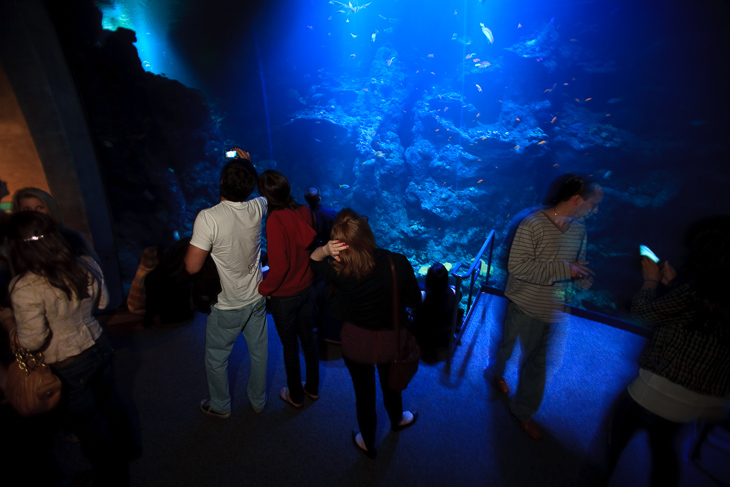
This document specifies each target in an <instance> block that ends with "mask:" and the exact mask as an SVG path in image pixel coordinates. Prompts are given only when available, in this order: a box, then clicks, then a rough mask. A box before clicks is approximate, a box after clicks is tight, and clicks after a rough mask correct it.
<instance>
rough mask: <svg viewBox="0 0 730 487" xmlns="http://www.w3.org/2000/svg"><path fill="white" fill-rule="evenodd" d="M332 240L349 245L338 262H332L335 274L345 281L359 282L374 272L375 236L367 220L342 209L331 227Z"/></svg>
mask: <svg viewBox="0 0 730 487" xmlns="http://www.w3.org/2000/svg"><path fill="white" fill-rule="evenodd" d="M330 235H331V238H332V239H333V240H339V241H340V242H345V243H346V244H347V245H349V247H348V249H347V250H346V251H344V252H342V253H340V261H339V262H337V261H333V262H332V267H334V269H335V271H336V272H337V274H338V275H339V276H341V277H343V278H345V279H349V278H353V279H357V280H360V279H362V278H364V277H367V276H369V275H370V274H372V273H373V271H374V270H375V235H374V234H373V231H372V230H371V229H370V225H369V224H368V219H367V218H366V217H364V216H360V215H359V214H357V212H355V211H354V210H352V209H350V208H343V209H342V210H340V212H339V213H338V214H337V218H335V222H334V224H333V225H332V233H331V234H330Z"/></svg>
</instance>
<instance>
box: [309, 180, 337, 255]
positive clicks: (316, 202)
mask: <svg viewBox="0 0 730 487" xmlns="http://www.w3.org/2000/svg"><path fill="white" fill-rule="evenodd" d="M304 200H305V201H306V202H307V204H308V205H309V212H310V214H311V216H312V226H313V227H314V229H315V230H317V239H318V244H319V245H324V244H326V243H327V241H328V240H329V239H330V232H331V231H332V224H333V223H334V221H335V217H336V216H337V212H336V211H335V210H333V209H332V208H328V207H326V206H323V205H322V204H321V201H322V197H321V196H320V195H319V188H318V187H316V186H309V187H308V188H307V191H306V192H305V193H304Z"/></svg>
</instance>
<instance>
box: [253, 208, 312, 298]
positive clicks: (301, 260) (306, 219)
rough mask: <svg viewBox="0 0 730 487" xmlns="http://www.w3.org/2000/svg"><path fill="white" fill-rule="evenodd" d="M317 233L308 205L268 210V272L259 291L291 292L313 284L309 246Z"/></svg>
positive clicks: (264, 294)
mask: <svg viewBox="0 0 730 487" xmlns="http://www.w3.org/2000/svg"><path fill="white" fill-rule="evenodd" d="M316 235H317V232H316V231H315V230H314V228H312V225H311V216H310V215H309V208H308V207H307V206H306V205H302V206H300V207H299V208H297V209H296V210H289V209H284V210H276V211H272V212H271V213H270V214H269V217H268V220H267V221H266V241H267V252H268V257H269V273H268V274H267V275H266V278H265V279H264V280H263V281H261V283H260V284H259V294H261V295H262V296H291V295H292V294H297V293H298V292H301V291H304V290H305V289H307V288H308V287H309V286H310V285H311V284H312V270H311V269H310V268H309V253H310V251H309V250H308V248H309V246H310V245H311V244H312V242H313V241H314V238H315V237H316Z"/></svg>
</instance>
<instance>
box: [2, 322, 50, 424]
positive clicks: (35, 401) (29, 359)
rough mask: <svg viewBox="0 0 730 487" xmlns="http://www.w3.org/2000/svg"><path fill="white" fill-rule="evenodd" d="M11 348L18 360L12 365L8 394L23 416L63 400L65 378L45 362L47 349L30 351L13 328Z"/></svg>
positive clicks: (40, 412) (10, 367)
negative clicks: (63, 381) (62, 390)
mask: <svg viewBox="0 0 730 487" xmlns="http://www.w3.org/2000/svg"><path fill="white" fill-rule="evenodd" d="M10 348H11V349H12V351H13V355H15V361H14V362H13V363H11V364H10V366H9V367H8V383H7V388H6V391H5V392H6V395H7V398H8V400H9V401H10V405H11V406H12V407H13V409H15V410H16V411H17V412H18V414H20V415H21V416H34V415H37V414H43V413H47V412H48V411H51V410H53V409H54V408H55V407H56V406H58V403H59V402H60V401H61V379H59V378H58V377H57V376H56V374H54V373H53V371H52V370H51V368H50V367H49V366H48V365H46V364H45V362H43V353H41V352H35V353H33V352H30V351H28V350H26V349H25V348H23V347H21V346H20V344H19V343H18V335H17V333H16V331H15V330H13V331H12V332H10Z"/></svg>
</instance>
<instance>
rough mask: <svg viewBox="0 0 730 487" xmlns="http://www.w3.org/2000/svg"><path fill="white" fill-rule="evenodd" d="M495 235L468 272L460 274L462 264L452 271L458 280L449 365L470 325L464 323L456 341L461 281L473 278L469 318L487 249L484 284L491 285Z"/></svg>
mask: <svg viewBox="0 0 730 487" xmlns="http://www.w3.org/2000/svg"><path fill="white" fill-rule="evenodd" d="M494 235H495V232H494V230H492V231H491V232H489V236H487V239H486V240H485V241H484V244H483V245H482V248H481V249H480V250H479V252H478V253H477V255H476V257H475V258H474V262H472V264H471V266H470V267H469V270H468V271H466V272H464V273H462V274H459V272H458V271H459V269H460V268H461V266H462V263H461V262H459V263H458V264H456V266H454V268H453V269H452V271H451V275H452V276H454V277H455V278H456V306H454V312H453V314H452V316H451V333H450V334H449V358H448V363H449V364H451V359H452V357H453V356H454V352H455V351H456V346H457V345H458V344H459V343H460V342H461V337H462V335H463V334H464V330H465V329H466V323H468V321H466V320H464V321H463V322H462V324H461V330H460V331H459V336H458V339H455V335H456V321H457V317H458V313H459V302H460V301H461V281H463V280H464V279H466V278H467V277H470V278H471V283H470V284H469V299H468V301H467V305H466V312H465V313H464V316H465V317H466V316H469V310H470V309H471V303H472V298H473V295H474V280H475V279H476V274H477V273H478V272H481V270H482V255H484V251H485V250H486V249H487V247H489V258H488V259H487V276H486V279H485V281H484V282H485V283H489V277H490V275H491V270H492V255H493V254H494Z"/></svg>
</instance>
